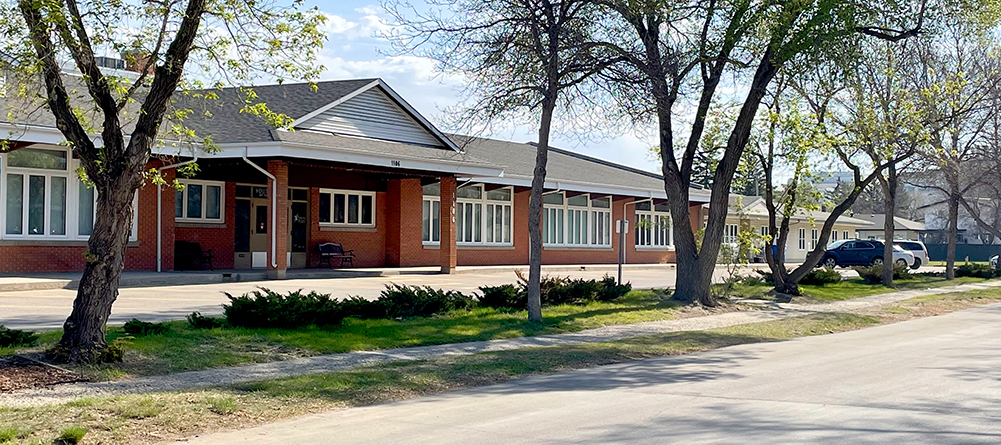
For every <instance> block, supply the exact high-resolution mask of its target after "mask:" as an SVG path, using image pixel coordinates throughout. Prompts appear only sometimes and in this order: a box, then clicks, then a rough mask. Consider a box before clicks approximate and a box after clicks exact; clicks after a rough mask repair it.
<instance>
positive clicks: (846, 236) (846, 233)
mask: <svg viewBox="0 0 1001 445" xmlns="http://www.w3.org/2000/svg"><path fill="white" fill-rule="evenodd" d="M843 235H844V237H843V238H841V239H848V231H847V230H845V231H844V233H843Z"/></svg>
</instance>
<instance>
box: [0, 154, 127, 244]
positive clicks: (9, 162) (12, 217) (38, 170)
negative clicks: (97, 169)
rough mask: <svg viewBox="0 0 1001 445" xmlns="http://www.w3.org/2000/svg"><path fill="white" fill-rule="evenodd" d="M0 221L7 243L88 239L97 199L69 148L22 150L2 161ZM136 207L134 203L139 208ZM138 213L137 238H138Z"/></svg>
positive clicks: (92, 226) (92, 224)
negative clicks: (80, 174) (25, 240)
mask: <svg viewBox="0 0 1001 445" xmlns="http://www.w3.org/2000/svg"><path fill="white" fill-rule="evenodd" d="M0 161H2V162H0V165H2V171H3V172H4V174H3V175H2V176H0V199H2V201H3V205H2V206H0V214H2V217H0V221H2V224H3V229H2V230H0V234H2V235H3V237H4V238H9V239H17V238H30V239H40V238H48V239H63V240H74V239H87V238H88V237H90V234H91V233H92V232H93V228H94V218H95V215H96V214H95V210H96V202H97V196H96V192H95V190H94V189H93V188H88V186H87V185H86V184H84V183H82V182H81V181H80V180H79V179H78V177H77V175H76V173H75V171H74V169H75V168H76V166H77V162H76V161H74V160H73V159H72V157H70V156H69V152H68V151H67V150H65V149H43V148H22V149H20V150H16V151H12V152H10V153H5V154H4V155H3V156H0ZM135 205H136V202H135V201H133V207H134V206H135ZM136 214H137V212H133V222H132V235H131V237H130V239H132V240H135V239H136V231H137V224H136V223H137V221H138V219H137V217H136Z"/></svg>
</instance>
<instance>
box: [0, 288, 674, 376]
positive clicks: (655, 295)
mask: <svg viewBox="0 0 1001 445" xmlns="http://www.w3.org/2000/svg"><path fill="white" fill-rule="evenodd" d="M679 313H680V311H679V310H678V308H677V304H676V303H674V302H673V301H671V300H669V299H668V297H667V296H666V294H665V293H664V292H662V291H650V290H635V291H631V292H630V293H628V294H626V295H625V296H624V297H622V298H619V299H618V300H616V301H614V302H592V303H588V304H585V305H581V306H576V305H562V306H554V307H548V308H545V309H544V310H543V315H544V317H545V322H544V323H542V324H539V323H530V322H528V321H527V315H526V312H525V311H511V310H497V309H490V308H478V309H473V310H471V311H457V312H450V313H446V314H442V315H439V316H435V317H431V318H414V319H408V320H402V321H397V320H361V319H354V318H348V319H346V320H344V323H343V324H342V325H341V326H337V327H329V328H318V327H306V328H302V329H244V328H231V327H224V328H215V329H192V328H191V327H189V326H188V324H187V322H185V321H174V322H168V323H167V324H168V325H169V327H170V330H169V331H168V332H167V333H165V334H162V335H149V336H143V337H135V338H126V341H127V345H128V346H127V349H126V357H125V362H124V363H118V364H109V365H99V366H92V367H84V368H81V369H78V370H79V371H81V372H83V373H84V374H86V375H88V376H89V377H91V378H95V379H99V380H105V379H116V378H123V377H128V376H139V375H151V374H167V373H173V372H180V371H191V370H198V369H206V368H215V367H223V366H233V365H239V364H246V363H263V362H271V361H276V360H285V359H290V358H295V357H303V356H310V355H318V354H331V353H338V352H347V351H358V350H374V349H386V348H394V347H406V346H420V345H432V344H443V343H458V342H469V341H477V340H490V339H498V338H512V337H523V336H529V335H540V334H553V333H561V332H572V331H579V330H582V329H589V328H596V327H601V326H607V325H616V324H626V323H638V322H644V321H654V320H664V319H672V318H677V317H678V316H679ZM60 335H61V332H60V331H50V332H45V333H42V334H41V340H40V345H39V346H36V347H34V348H29V349H25V348H21V349H19V350H14V349H11V348H6V349H0V354H10V353H14V352H26V351H38V350H42V349H43V348H44V347H46V346H48V345H50V344H52V343H55V342H56V341H58V340H59V336H60ZM123 336H125V333H124V332H123V331H122V328H120V327H111V328H109V329H108V339H109V341H113V340H114V339H116V338H119V337H123Z"/></svg>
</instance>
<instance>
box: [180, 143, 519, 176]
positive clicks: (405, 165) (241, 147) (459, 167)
mask: <svg viewBox="0 0 1001 445" xmlns="http://www.w3.org/2000/svg"><path fill="white" fill-rule="evenodd" d="M219 149H220V150H219V151H218V152H215V153H211V154H205V155H200V156H199V157H200V158H205V159H211V158H239V157H243V156H244V154H246V155H247V156H248V157H251V158H253V157H281V156H284V157H290V158H300V159H315V160H318V161H330V162H343V163H347V164H359V165H373V166H378V167H388V168H397V169H405V170H425V171H433V172H442V173H448V174H456V175H475V176H486V177H492V176H502V175H503V174H504V170H503V169H501V168H498V167H491V166H485V165H474V164H463V163H457V162H443V161H435V160H433V159H425V158H414V157H408V156H394V155H382V154H378V153H371V152H361V151H356V150H347V149H337V148H330V147H314V146H311V145H305V144H290V143H287V142H286V143H282V142H267V143H249V144H225V145H220V146H219Z"/></svg>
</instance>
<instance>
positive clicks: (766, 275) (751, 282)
mask: <svg viewBox="0 0 1001 445" xmlns="http://www.w3.org/2000/svg"><path fill="white" fill-rule="evenodd" d="M754 272H755V273H757V274H758V276H757V277H755V276H753V275H748V276H747V277H744V284H746V285H748V286H756V285H758V284H759V283H764V284H767V285H769V286H774V285H775V277H774V276H772V271H771V270H762V269H756V270H755V271H754ZM759 277H760V279H761V281H760V282H759V281H757V278H759Z"/></svg>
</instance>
